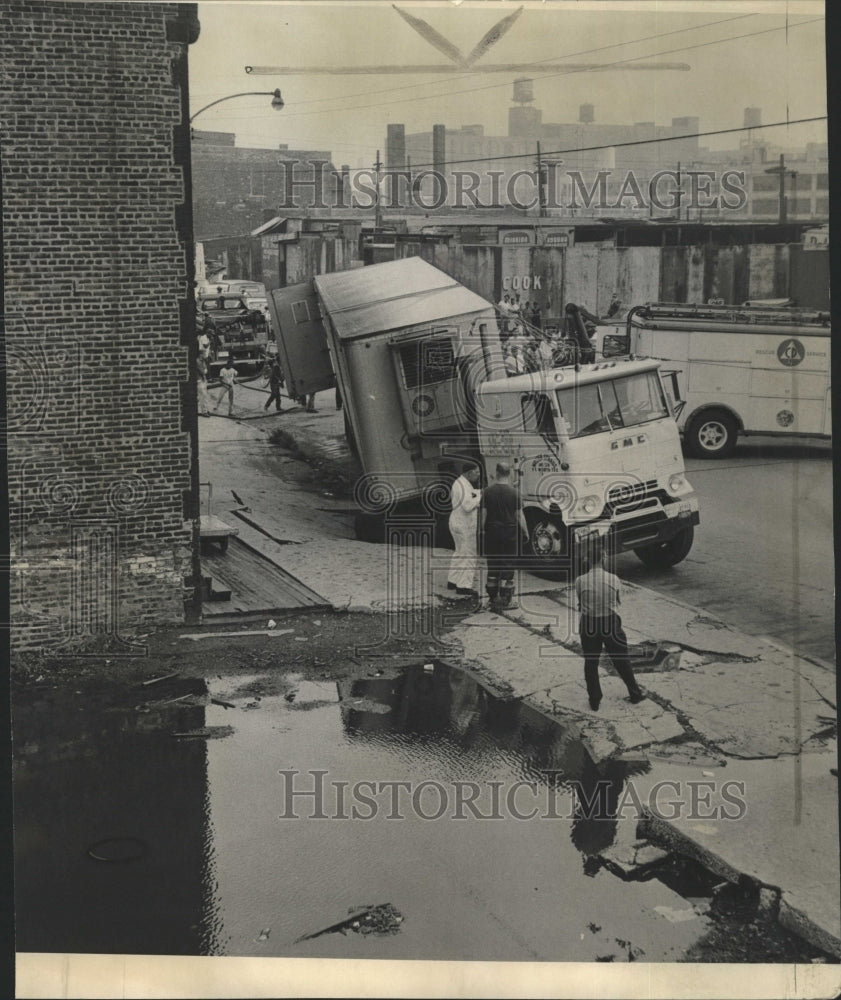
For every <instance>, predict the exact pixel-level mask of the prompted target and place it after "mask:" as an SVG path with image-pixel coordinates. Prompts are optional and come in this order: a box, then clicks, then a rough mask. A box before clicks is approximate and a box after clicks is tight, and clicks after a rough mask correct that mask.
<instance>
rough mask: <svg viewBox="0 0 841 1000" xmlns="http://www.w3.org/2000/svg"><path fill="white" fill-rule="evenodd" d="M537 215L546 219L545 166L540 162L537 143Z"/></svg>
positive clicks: (538, 144)
mask: <svg viewBox="0 0 841 1000" xmlns="http://www.w3.org/2000/svg"><path fill="white" fill-rule="evenodd" d="M537 214H538V217H539V218H541V219H545V218H546V192H545V190H544V188H543V165H542V163H541V162H540V142H538V143H537Z"/></svg>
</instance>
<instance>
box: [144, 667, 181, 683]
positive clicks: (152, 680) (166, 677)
mask: <svg viewBox="0 0 841 1000" xmlns="http://www.w3.org/2000/svg"><path fill="white" fill-rule="evenodd" d="M177 676H178V671H177V670H174V671H173V672H172V673H171V674H161V676H160V677H150V678H149V679H148V680H146V681H141V682H140V684H141V687H149V686H150V685H152V684H161V683H163V681H171V680H172V678H173V677H177Z"/></svg>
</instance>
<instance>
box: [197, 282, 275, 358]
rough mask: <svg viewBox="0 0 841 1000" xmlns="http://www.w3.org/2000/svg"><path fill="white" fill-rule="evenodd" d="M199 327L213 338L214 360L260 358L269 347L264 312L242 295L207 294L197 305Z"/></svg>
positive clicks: (212, 350)
mask: <svg viewBox="0 0 841 1000" xmlns="http://www.w3.org/2000/svg"><path fill="white" fill-rule="evenodd" d="M196 328H197V332H198V333H200V334H201V333H205V334H207V336H208V337H209V339H210V356H211V361H222V360H223V359H225V358H230V359H231V360H233V361H258V360H260V359H261V358H262V357H263V356H264V354H265V351H266V343H267V341H268V328H267V324H266V317H265V313H264V312H263V310H262V309H261V308H259V306H255V307H252V306H251V305H250V304H249V303H248V301H247V300H246V299H245V298H244V297H243V296H242V295H231V294H227V293H225V294H222V295H206V296H203V297H202V298H200V299H199V301H198V303H197V308H196Z"/></svg>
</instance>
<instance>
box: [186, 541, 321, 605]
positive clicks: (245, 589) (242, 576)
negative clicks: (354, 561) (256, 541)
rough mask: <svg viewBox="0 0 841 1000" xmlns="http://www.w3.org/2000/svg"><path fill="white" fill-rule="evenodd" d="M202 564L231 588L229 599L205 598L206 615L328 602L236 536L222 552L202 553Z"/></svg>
mask: <svg viewBox="0 0 841 1000" xmlns="http://www.w3.org/2000/svg"><path fill="white" fill-rule="evenodd" d="M202 566H203V568H204V570H205V572H211V573H212V575H213V578H214V579H215V580H218V581H219V583H220V584H222V585H224V586H225V587H226V588H227V589H229V590H230V591H231V600H230V601H226V602H225V603H224V604H213V603H211V602H205V603H204V604H203V605H202V612H203V613H204V614H206V615H207V616H208V617H213V616H214V615H219V614H230V613H231V612H254V611H266V612H269V611H275V610H280V609H283V608H302V607H317V606H321V605H325V604H328V603H329V602H328V601H325V600H324V599H323V598H322V597H320V596H319V595H318V594H316V593H315V592H314V591H312V590H310V589H309V588H308V587H306V586H305V585H304V584H303V583H301V581H300V580H296V579H295V577H293V576H292V575H291V574H289V573H287V572H286V571H285V570H283V569H281V567H279V566H277V565H276V564H275V563H274V562H272V561H271V560H270V559H268V558H266V557H265V556H263V555H262V554H261V553H259V552H257V551H256V550H254V549H252V548H250V547H249V546H247V545H246V544H244V543H243V541H242V539H239V538H233V539H232V540H231V544H230V545H229V547H228V551H227V554H225V555H222V554H221V553H220V554H217V553H215V552H214V553H210V552H209V553H207V554H205V555H203V556H202Z"/></svg>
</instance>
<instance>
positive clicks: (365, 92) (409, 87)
mask: <svg viewBox="0 0 841 1000" xmlns="http://www.w3.org/2000/svg"><path fill="white" fill-rule="evenodd" d="M756 16H757V15H756V14H738V15H737V16H736V17H725V18H721V19H719V20H717V21H707V22H705V23H704V24H697V25H693V26H692V27H688V28H676V29H675V30H673V31H662V32H658V33H657V34H654V35H643V36H641V37H640V38H629V39H627V40H626V41H623V42H614V43H612V44H611V45H599V46H597V47H596V48H592V49H581V50H580V51H578V52H566V53H561V54H559V55H555V56H547V57H546V58H545V59H535V60H534V61H533V62H532V63H531V65H532V66H534V67H539V66H540V65H541V64H542V63H546V62H554V61H555V60H556V59H574V58H577V57H578V56H586V55H592V54H593V53H596V52H605V51H607V50H608V49H616V48H620V47H621V46H624V45H636V44H637V43H639V42H650V41H653V40H654V39H656V38H667V37H668V36H669V35H679V34H682V33H683V32H686V31H701V30H703V29H704V28H712V27H714V26H716V25H719V24H729V23H730V22H731V21H741V20H743V19H744V18H746V17H756ZM465 75H468V76H480V75H482V71H481V69H477V70H475V71H473V72H471V73H469V74H464V73H462V74H460V75H459V76H452V77H448V78H446V79H443V80H434V81H430V83H429V84H428V86H439V85H442V84H447V83H456V82H458V81H459V80H463V79H464V77H465ZM493 86H494V87H495V88H496V87H500V88H501V87H507V86H508V83H502V84H494V85H493ZM417 89H418V84H404V85H403V86H400V87H389V90H390V91H391V92H394V91H397V90H417ZM381 93H382V89H379V90H363V91H358V92H356V93H354V94H345V95H344V96H342V97H320V98H313V99H311V100H309V101H298V102H297V106H298V107H300V106H301V105H305V104H324V103H326V102H332V101H346V100H352V99H353V98H355V97H368V96H371V97H373V96H376V95H377V94H381ZM192 96H196V95H192ZM205 96H208V95H205ZM430 96H435V97H443V96H446V95H445V94H435V95H430Z"/></svg>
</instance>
